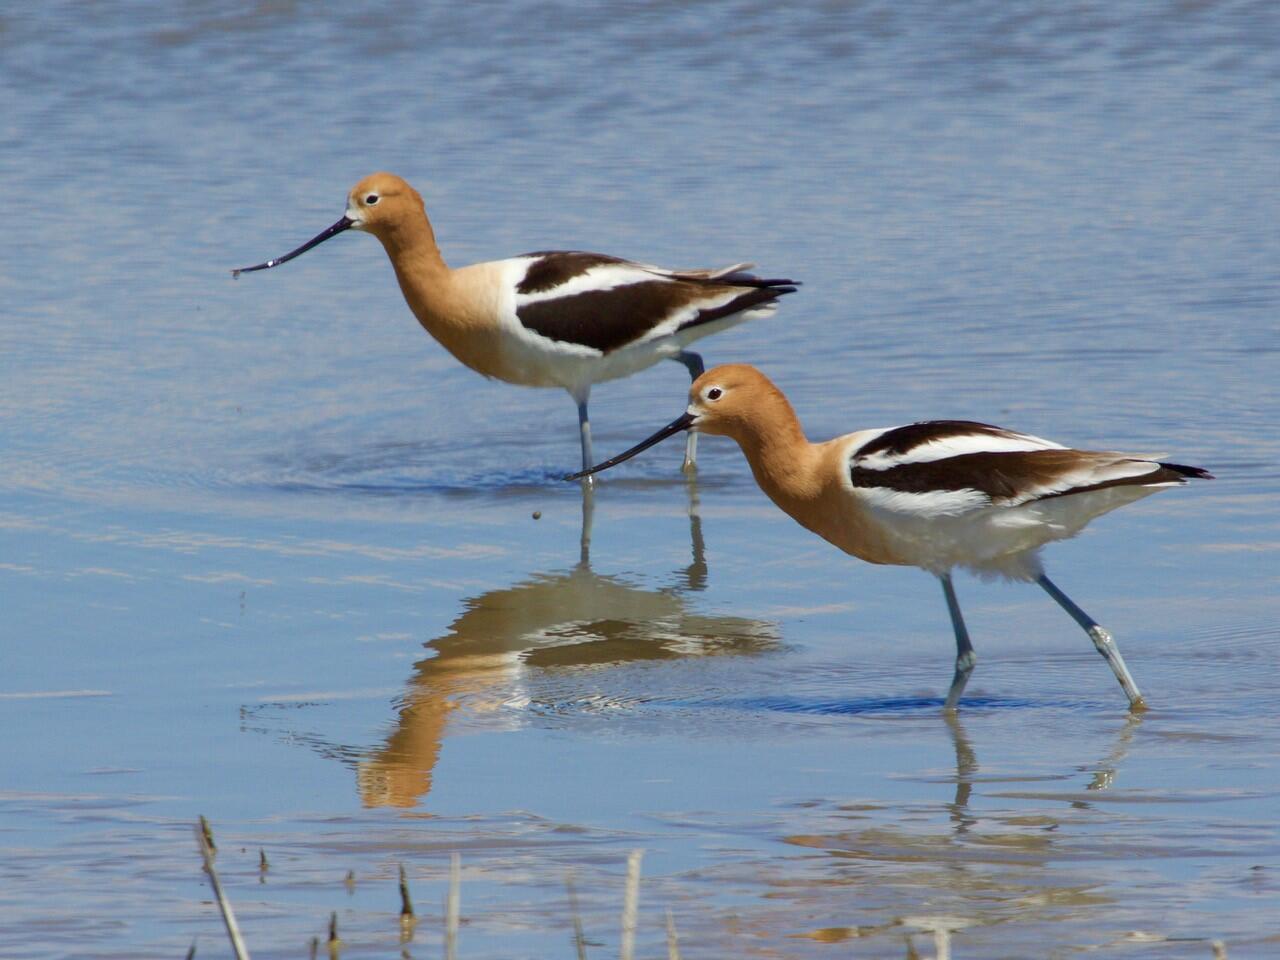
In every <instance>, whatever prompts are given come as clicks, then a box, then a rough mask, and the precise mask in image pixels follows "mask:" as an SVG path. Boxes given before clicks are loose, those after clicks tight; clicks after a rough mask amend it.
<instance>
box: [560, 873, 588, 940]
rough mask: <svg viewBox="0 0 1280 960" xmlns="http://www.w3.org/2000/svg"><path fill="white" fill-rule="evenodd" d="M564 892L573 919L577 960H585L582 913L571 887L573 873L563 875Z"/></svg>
mask: <svg viewBox="0 0 1280 960" xmlns="http://www.w3.org/2000/svg"><path fill="white" fill-rule="evenodd" d="M564 886H565V890H566V891H567V892H568V894H569V915H570V916H572V917H573V946H574V949H575V950H576V951H577V955H578V960H587V938H586V936H585V935H584V934H583V932H582V913H581V911H580V910H579V909H578V891H577V890H576V889H574V886H573V871H572V870H570V871H569V872H568V873H566V874H565V875H564Z"/></svg>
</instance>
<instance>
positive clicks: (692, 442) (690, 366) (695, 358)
mask: <svg viewBox="0 0 1280 960" xmlns="http://www.w3.org/2000/svg"><path fill="white" fill-rule="evenodd" d="M671 359H672V360H675V361H676V362H677V363H682V364H684V367H685V369H686V370H688V371H689V382H690V383H692V382H693V381H694V380H697V379H698V378H699V377H700V376H702V375H703V373H705V372H706V369H707V368H706V366H705V365H704V364H703V362H702V355H701V354H698V353H694V352H693V351H692V350H681V351H680V352H679V353H677V354H676V355H675V356H674V357H672V358H671ZM697 456H698V435H697V434H696V433H694V432H693V431H692V430H690V431H689V434H688V436H687V437H686V438H685V441H684V464H683V466H682V467H681V469H682V470H684V472H685V473H692V472H693V471H694V470H697V469H698V465H697V463H696V462H695V461H696V460H697Z"/></svg>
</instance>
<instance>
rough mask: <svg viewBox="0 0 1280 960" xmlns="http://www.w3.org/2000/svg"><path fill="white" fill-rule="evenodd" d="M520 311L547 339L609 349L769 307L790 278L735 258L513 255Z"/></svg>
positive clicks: (789, 289)
mask: <svg viewBox="0 0 1280 960" xmlns="http://www.w3.org/2000/svg"><path fill="white" fill-rule="evenodd" d="M508 263H510V264H511V269H512V272H511V273H510V274H509V276H510V279H511V283H512V284H513V286H514V292H515V301H514V307H515V318H516V320H517V321H518V323H519V324H520V325H521V326H522V327H523V328H524V329H525V330H527V331H529V332H531V333H534V334H537V335H539V336H542V337H545V338H547V339H548V340H553V341H557V342H559V343H563V344H568V345H572V346H576V347H582V348H587V349H590V350H595V351H598V352H600V353H601V354H606V353H609V352H611V351H613V350H617V349H619V348H621V347H625V346H627V345H629V344H633V343H637V342H640V341H644V340H650V339H660V338H663V337H668V336H672V335H674V334H676V333H679V332H680V331H683V330H687V329H689V328H691V327H697V326H702V325H704V324H708V323H711V322H713V321H716V320H721V319H724V318H728V317H731V316H734V315H736V314H746V313H749V312H752V311H756V310H770V309H772V305H773V303H774V301H776V300H777V299H778V297H780V296H782V295H783V294H787V293H793V292H795V289H796V284H795V282H794V281H792V280H775V279H763V278H760V277H756V276H754V275H752V274H750V273H746V272H745V271H746V269H747V268H748V267H749V266H750V264H745V263H741V264H734V265H732V266H730V267H724V268H721V269H719V270H688V271H676V270H665V269H663V268H661V267H653V266H648V265H646V264H641V263H633V262H632V261H629V260H622V259H619V258H618V257H610V256H607V255H605V254H599V253H584V252H581V251H575V250H550V251H541V252H537V253H530V254H525V255H524V256H522V257H516V258H513V259H512V260H511V261H508Z"/></svg>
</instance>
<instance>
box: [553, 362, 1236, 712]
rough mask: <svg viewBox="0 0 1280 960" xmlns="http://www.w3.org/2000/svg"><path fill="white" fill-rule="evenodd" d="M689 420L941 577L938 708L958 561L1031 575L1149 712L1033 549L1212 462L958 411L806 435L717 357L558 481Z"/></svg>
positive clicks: (781, 484)
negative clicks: (945, 614) (1067, 443)
mask: <svg viewBox="0 0 1280 960" xmlns="http://www.w3.org/2000/svg"><path fill="white" fill-rule="evenodd" d="M685 430H690V431H698V432H700V433H709V434H718V435H721V436H727V437H731V438H733V439H734V440H736V441H737V442H738V446H740V447H741V448H742V452H743V453H744V454H746V457H747V462H748V463H749V464H750V465H751V472H752V474H754V476H755V479H756V483H758V484H759V485H760V488H761V489H762V490H763V491H764V492H765V493H766V494H767V495H768V497H769V499H770V500H772V501H773V502H774V503H775V504H777V505H778V506H779V507H781V508H782V510H784V511H785V512H786V513H787V514H789V515H790V516H791V517H792V519H794V520H796V521H797V522H798V523H799V524H800V525H801V526H803V527H806V528H808V529H809V530H812V531H813V532H814V533H816V534H818V536H820V537H822V538H823V539H824V540H827V541H829V542H831V543H833V544H835V545H836V546H837V547H839V548H840V549H841V550H844V551H845V552H846V553H850V554H853V556H855V557H858V558H859V559H861V560H866V561H868V562H870V563H886V564H900V565H903V566H914V567H920V568H921V569H923V570H927V571H928V572H930V573H932V574H934V575H936V576H937V577H938V578H939V579H940V580H941V581H942V590H943V593H944V595H945V596H946V600H947V610H948V611H949V612H950V614H951V625H952V627H953V628H954V630H955V637H956V666H955V675H954V678H953V679H952V681H951V688H950V689H949V690H948V692H947V698H946V702H945V708H946V709H947V710H954V709H955V708H956V705H957V704H958V703H959V702H960V696H961V694H963V692H964V687H965V684H966V683H967V682H968V680H969V675H970V673H972V671H973V667H974V664H975V662H976V661H977V657H976V655H975V654H974V651H973V645H972V644H971V643H970V642H969V633H968V631H967V630H966V629H965V625H964V618H963V617H962V616H961V614H960V604H959V603H958V602H957V600H956V594H955V588H954V587H953V586H952V583H951V571H952V569H953V568H955V567H965V568H968V569H970V570H973V571H975V572H977V573H979V574H982V575H996V576H1003V577H1006V578H1008V579H1011V580H1025V581H1034V582H1035V583H1037V584H1039V585H1040V586H1041V587H1042V588H1043V589H1044V591H1045V592H1046V593H1048V594H1049V596H1051V597H1052V598H1053V599H1054V600H1055V601H1057V603H1058V604H1059V605H1060V606H1061V607H1062V608H1063V609H1064V610H1066V611H1067V613H1068V614H1070V615H1071V617H1072V619H1074V620H1075V621H1076V623H1078V624H1080V626H1081V627H1083V628H1084V629H1085V631H1086V632H1088V634H1089V636H1090V638H1092V640H1093V644H1094V646H1095V647H1097V650H1098V652H1099V653H1100V654H1102V656H1103V657H1104V658H1106V661H1107V663H1108V664H1110V666H1111V670H1112V672H1114V673H1115V675H1116V679H1117V680H1119V681H1120V686H1121V687H1123V688H1124V692H1125V694H1126V696H1128V698H1129V705H1130V708H1131V709H1132V710H1142V709H1144V708H1145V705H1144V703H1143V699H1142V694H1141V693H1139V691H1138V686H1137V684H1135V683H1134V681H1133V677H1132V676H1131V675H1130V673H1129V670H1128V668H1127V667H1126V666H1125V663H1124V658H1123V657H1121V656H1120V649H1119V647H1117V646H1116V642H1115V640H1114V639H1113V638H1112V637H1111V634H1109V633H1108V632H1107V631H1106V630H1104V629H1103V628H1102V627H1101V626H1099V625H1098V623H1097V622H1096V621H1094V620H1093V619H1092V618H1091V617H1090V616H1089V615H1088V614H1087V613H1085V612H1084V611H1083V610H1081V609H1080V608H1079V607H1078V606H1076V604H1075V603H1074V602H1073V601H1072V600H1071V598H1070V597H1068V596H1067V595H1066V594H1065V593H1063V592H1062V591H1061V590H1059V589H1058V587H1057V585H1056V584H1054V583H1053V581H1051V580H1050V579H1049V578H1048V577H1047V576H1045V573H1044V567H1043V566H1042V564H1041V561H1040V548H1041V547H1043V546H1044V545H1045V544H1046V543H1049V542H1050V541H1053V540H1063V539H1066V538H1068V537H1073V536H1075V535H1076V534H1077V533H1079V532H1080V531H1081V530H1082V529H1084V527H1085V525H1086V524H1087V523H1088V522H1089V521H1090V520H1092V519H1093V518H1094V517H1097V516H1101V515H1102V514H1104V513H1107V512H1109V511H1111V510H1114V509H1116V508H1117V507H1121V506H1124V505H1125V504H1126V503H1132V502H1133V501H1134V500H1138V499H1140V498H1142V497H1145V496H1147V495H1148V494H1152V493H1155V492H1156V491H1157V490H1160V489H1162V488H1164V487H1169V486H1174V485H1177V484H1181V483H1185V482H1186V481H1187V479H1188V478H1192V477H1194V478H1199V479H1206V480H1208V479H1212V475H1211V474H1210V473H1209V472H1208V471H1206V470H1202V469H1201V468H1199V467H1187V466H1183V465H1181V464H1177V463H1163V462H1159V461H1157V460H1154V459H1151V458H1150V457H1147V456H1142V455H1136V454H1125V453H1108V452H1097V451H1091V450H1072V449H1069V448H1067V447H1064V446H1062V445H1061V444H1057V443H1053V442H1051V441H1049V440H1042V439H1040V438H1039V437H1033V436H1030V435H1028V434H1024V433H1015V432H1013V431H1012V430H1005V429H1002V428H1000V427H993V426H991V425H989V424H985V423H973V422H970V421H966V420H926V421H923V422H921V423H912V424H908V425H906V426H903V427H890V428H887V429H878V430H860V431H858V432H856V433H850V434H846V435H844V436H842V437H836V438H835V439H834V440H828V441H826V442H825V443H811V442H810V441H809V440H808V439H807V438H806V437H805V435H804V430H803V429H802V428H801V426H800V421H799V419H798V418H797V417H796V414H795V411H794V410H793V409H792V407H791V404H790V403H789V402H788V401H787V398H786V396H785V395H784V394H783V393H782V391H781V390H779V389H778V388H777V387H776V386H774V384H773V383H772V382H771V381H770V380H769V378H768V377H766V376H765V375H764V374H763V373H761V372H760V371H759V370H757V369H756V368H755V367H752V366H747V365H745V364H727V365H725V366H721V367H716V368H714V369H712V370H708V371H707V372H706V373H704V374H703V375H702V376H700V377H699V378H698V379H697V380H695V381H694V383H693V386H692V387H691V388H690V390H689V407H688V409H687V410H686V411H685V413H684V415H683V416H681V417H679V418H677V419H676V420H674V421H672V422H671V423H669V424H668V425H667V426H665V427H663V428H662V429H661V430H659V431H658V432H657V433H655V434H654V435H653V436H651V437H649V438H648V439H647V440H645V441H643V442H641V443H639V444H637V445H636V446H634V447H632V448H631V449H630V450H628V451H626V452H625V453H622V454H619V455H618V456H616V457H613V458H612V459H610V460H606V461H604V462H603V463H601V464H599V465H597V466H595V467H592V468H591V469H590V470H586V471H582V473H578V474H574V475H572V476H571V477H569V478H568V479H571V480H575V479H578V478H579V477H581V476H583V475H587V474H592V473H596V472H598V471H600V470H605V469H608V468H609V467H612V466H615V465H616V464H619V463H622V462H623V461H624V460H629V459H630V458H631V457H633V456H635V455H636V454H637V453H640V452H641V451H642V450H646V449H648V448H649V447H651V446H653V445H654V444H656V443H658V442H659V441H660V440H663V439H665V438H666V437H669V436H671V435H672V434H675V433H680V432H682V431H685Z"/></svg>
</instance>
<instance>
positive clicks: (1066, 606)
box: [1036, 574, 1147, 710]
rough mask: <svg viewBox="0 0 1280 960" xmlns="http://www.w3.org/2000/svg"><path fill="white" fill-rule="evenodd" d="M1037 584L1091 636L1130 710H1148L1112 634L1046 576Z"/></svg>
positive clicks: (1042, 575) (1042, 576) (1037, 581)
mask: <svg viewBox="0 0 1280 960" xmlns="http://www.w3.org/2000/svg"><path fill="white" fill-rule="evenodd" d="M1036 583H1038V584H1040V586H1041V587H1043V588H1044V592H1045V593H1047V594H1048V595H1049V596H1051V597H1053V599H1054V600H1055V601H1056V602H1057V604H1058V606H1060V607H1062V609H1063V610H1065V611H1067V613H1069V614H1071V619H1072V620H1074V621H1075V622H1076V623H1078V624H1080V626H1082V627H1084V631H1085V633H1087V634H1089V639H1090V640H1092V641H1093V645H1094V646H1095V647H1096V648H1097V650H1098V653H1100V654H1102V657H1103V659H1104V660H1106V661H1107V665H1108V666H1110V667H1111V672H1112V673H1114V674H1115V675H1116V679H1117V680H1119V681H1120V686H1121V687H1122V688H1123V689H1124V694H1125V696H1126V697H1128V698H1129V709H1130V710H1145V709H1147V704H1146V701H1144V700H1143V699H1142V694H1141V693H1139V692H1138V685H1137V684H1136V683H1134V682H1133V675H1132V674H1130V673H1129V668H1128V667H1126V666H1125V664H1124V657H1122V656H1120V648H1119V647H1118V646H1116V642H1115V640H1114V639H1113V638H1112V636H1111V634H1109V633H1108V632H1107V631H1106V630H1104V629H1103V628H1102V627H1101V626H1099V625H1098V622H1097V621H1096V620H1094V619H1093V617H1091V616H1089V615H1088V614H1087V613H1085V612H1084V611H1083V610H1081V609H1080V608H1079V607H1077V606H1076V605H1075V602H1074V601H1073V600H1072V599H1071V598H1070V597H1068V596H1067V595H1066V594H1065V593H1063V592H1062V591H1061V590H1059V589H1058V587H1057V585H1056V584H1055V583H1054V582H1053V581H1052V580H1050V579H1049V578H1048V577H1046V576H1045V575H1044V574H1041V575H1040V577H1039V579H1038V580H1036Z"/></svg>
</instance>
